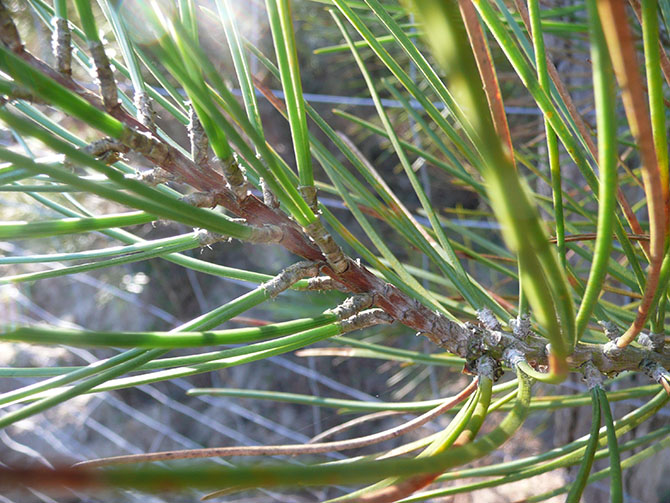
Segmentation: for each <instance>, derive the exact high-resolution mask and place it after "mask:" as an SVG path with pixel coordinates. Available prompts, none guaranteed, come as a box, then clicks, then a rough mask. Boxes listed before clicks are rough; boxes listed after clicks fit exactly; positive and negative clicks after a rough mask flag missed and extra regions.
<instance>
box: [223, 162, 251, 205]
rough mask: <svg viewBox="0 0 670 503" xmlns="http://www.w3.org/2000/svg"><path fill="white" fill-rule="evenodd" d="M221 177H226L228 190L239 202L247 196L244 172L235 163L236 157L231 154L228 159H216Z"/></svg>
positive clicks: (247, 187)
mask: <svg viewBox="0 0 670 503" xmlns="http://www.w3.org/2000/svg"><path fill="white" fill-rule="evenodd" d="M217 160H218V164H219V166H220V167H221V171H222V173H223V176H225V177H226V181H227V182H228V185H230V189H231V190H232V191H233V193H234V194H235V196H236V197H237V198H238V199H239V200H243V199H244V198H246V197H247V196H248V195H249V184H248V183H247V177H246V175H245V173H244V170H243V169H242V167H241V166H240V164H239V163H238V162H237V156H236V155H235V154H234V153H233V155H231V156H230V157H229V158H228V159H217Z"/></svg>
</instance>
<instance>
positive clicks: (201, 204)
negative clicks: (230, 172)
mask: <svg viewBox="0 0 670 503" xmlns="http://www.w3.org/2000/svg"><path fill="white" fill-rule="evenodd" d="M181 201H182V202H184V203H186V204H190V205H191V206H195V207H197V208H214V206H216V195H215V194H212V193H211V192H193V193H192V194H188V195H186V196H184V197H182V198H181Z"/></svg>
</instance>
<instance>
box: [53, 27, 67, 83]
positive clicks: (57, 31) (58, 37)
mask: <svg viewBox="0 0 670 503" xmlns="http://www.w3.org/2000/svg"><path fill="white" fill-rule="evenodd" d="M51 24H52V25H53V27H54V31H53V34H52V37H51V49H52V51H53V54H54V57H55V58H56V69H57V70H58V71H59V72H60V73H62V74H63V75H65V76H67V77H70V76H71V75H72V46H71V42H72V34H71V33H70V27H69V25H68V23H67V19H63V18H62V17H55V16H54V17H53V18H51Z"/></svg>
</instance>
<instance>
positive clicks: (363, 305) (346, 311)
mask: <svg viewBox="0 0 670 503" xmlns="http://www.w3.org/2000/svg"><path fill="white" fill-rule="evenodd" d="M373 301H374V296H373V295H372V294H369V293H362V294H359V295H353V296H351V297H349V298H347V299H345V300H344V302H342V303H341V304H340V305H339V306H337V307H335V308H333V309H329V310H328V312H330V313H332V314H334V315H335V316H337V319H338V320H344V319H346V318H349V317H351V316H353V315H355V314H357V313H359V312H361V311H363V310H364V309H368V308H369V307H371V306H372V304H373Z"/></svg>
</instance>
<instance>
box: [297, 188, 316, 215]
mask: <svg viewBox="0 0 670 503" xmlns="http://www.w3.org/2000/svg"><path fill="white" fill-rule="evenodd" d="M298 191H299V192H300V195H301V196H302V198H303V199H304V200H305V202H306V203H307V206H309V207H310V209H311V210H312V211H313V212H314V214H315V215H318V214H319V200H318V198H317V195H318V189H317V188H316V187H315V186H314V185H300V186H299V187H298Z"/></svg>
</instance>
